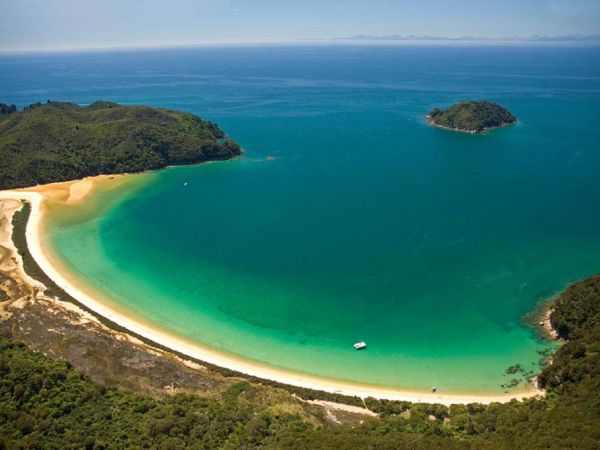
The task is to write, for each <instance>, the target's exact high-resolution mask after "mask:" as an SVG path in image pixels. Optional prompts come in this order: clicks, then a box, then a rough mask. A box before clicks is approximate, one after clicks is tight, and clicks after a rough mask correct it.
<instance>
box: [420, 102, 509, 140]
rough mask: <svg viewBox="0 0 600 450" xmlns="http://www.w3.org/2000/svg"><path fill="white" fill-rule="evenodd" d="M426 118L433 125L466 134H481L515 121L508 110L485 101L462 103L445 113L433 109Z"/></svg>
mask: <svg viewBox="0 0 600 450" xmlns="http://www.w3.org/2000/svg"><path fill="white" fill-rule="evenodd" d="M427 117H428V119H429V121H430V123H432V124H433V125H437V126H440V127H444V128H450V129H452V130H457V131H464V132H468V133H481V132H482V131H485V130H487V129H490V128H494V127H500V126H504V125H509V124H513V123H515V122H516V121H517V118H516V117H515V116H513V115H512V114H511V112H510V111H509V110H508V109H506V108H504V107H502V106H500V105H498V104H497V103H492V102H487V101H462V102H460V103H456V104H454V105H452V106H451V107H450V108H448V109H446V110H445V111H442V110H441V109H439V108H433V109H432V110H431V112H430V113H429V114H428V116H427Z"/></svg>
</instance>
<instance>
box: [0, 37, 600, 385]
mask: <svg viewBox="0 0 600 450" xmlns="http://www.w3.org/2000/svg"><path fill="white" fill-rule="evenodd" d="M599 56H600V50H599V49H597V48H593V47H592V48H584V47H579V48H578V47H570V48H558V47H545V46H540V47H448V48H442V47H402V46H397V47H300V46H298V47H290V48H278V47H261V48H253V47H247V48H216V49H211V48H204V49H187V50H176V49H171V50H160V51H147V52H142V51H138V52H116V53H110V52H109V53H92V54H56V55H28V56H4V57H1V58H0V68H2V67H5V66H6V67H5V68H8V67H10V72H11V74H10V75H7V74H6V72H7V70H2V71H1V72H2V75H1V78H2V80H3V83H2V87H0V94H1V95H2V97H3V98H4V99H5V100H7V101H8V100H10V101H11V102H18V103H20V104H21V105H22V104H24V103H28V102H33V101H36V100H40V99H42V100H43V99H45V98H52V99H54V98H60V99H67V100H72V101H77V102H81V103H87V102H89V101H92V100H94V99H97V98H103V99H106V100H115V101H119V102H122V103H149V104H153V105H157V106H164V107H171V108H177V109H184V110H188V111H192V112H194V113H197V114H199V115H201V116H202V117H205V118H210V119H212V120H215V121H217V122H218V123H219V124H220V125H221V126H222V127H223V128H224V129H225V130H226V132H227V133H228V134H229V135H230V136H231V137H232V138H233V139H235V140H237V141H238V142H240V143H241V144H242V146H243V147H244V148H245V150H246V154H245V156H244V157H243V158H241V159H239V160H236V161H229V162H221V163H212V164H207V165H203V166H196V167H180V168H173V169H169V170H166V171H163V172H160V173H157V174H153V175H150V176H149V177H151V178H149V182H148V184H147V185H146V186H145V187H144V188H143V189H137V190H127V189H123V190H121V191H118V192H117V191H111V192H109V193H106V194H104V195H105V197H109V196H110V197H114V199H113V200H114V201H113V203H111V207H110V208H108V209H104V210H102V211H101V212H99V213H98V214H96V215H95V216H94V217H92V218H89V217H87V216H86V219H85V220H72V218H70V219H69V220H66V218H64V217H63V218H62V219H61V218H60V217H59V218H57V220H56V223H55V224H54V226H52V227H51V228H50V229H49V238H50V240H51V242H52V244H53V246H54V248H55V250H56V252H57V253H58V254H59V255H60V256H61V258H62V259H64V261H65V263H66V264H68V265H69V266H71V268H72V269H73V270H74V271H76V272H77V273H78V274H79V275H81V276H82V277H83V278H85V279H86V280H88V282H89V283H90V284H91V285H93V286H94V288H95V289H97V290H100V291H102V292H103V293H106V294H108V295H109V296H110V297H111V298H112V299H113V301H114V302H116V303H118V305H120V306H121V307H123V308H126V309H130V310H132V311H135V312H136V314H138V315H139V316H141V317H143V318H145V319H147V320H149V321H152V322H153V323H155V324H157V325H159V326H161V327H163V328H165V329H168V330H170V331H172V332H174V333H177V334H178V335H181V336H184V337H187V338H189V339H191V340H194V341H197V342H200V343H203V344H205V345H209V346H211V347H214V348H216V349H219V350H221V351H224V352H227V353H230V354H234V355H238V356H243V357H245V358H249V359H252V360H255V361H260V362H263V363H266V364H269V365H272V366H276V367H283V368H287V369H292V370H295V371H301V372H304V373H309V374H313V375H320V376H326V377H331V378H336V379H344V380H349V381H356V382H363V383H368V384H375V385H381V386H393V387H401V388H409V389H429V387H430V386H432V385H436V386H438V387H439V389H440V392H482V393H483V392H485V393H493V392H502V391H503V388H501V387H500V385H501V384H503V383H505V382H506V381H507V377H506V376H505V374H504V371H505V369H506V368H507V367H508V366H510V365H513V364H516V363H520V364H521V365H522V366H524V367H525V368H527V370H534V371H535V370H538V365H537V363H538V360H539V359H540V355H539V354H538V351H539V350H542V349H543V348H545V347H547V346H548V345H549V344H548V343H544V342H542V341H540V340H539V339H538V338H537V337H536V335H535V332H534V331H533V330H532V329H530V328H528V327H527V326H526V325H525V324H524V322H523V320H522V319H523V316H524V315H525V314H526V313H528V312H530V311H531V310H532V309H533V308H534V306H535V305H536V303H537V302H539V301H541V300H543V299H546V298H549V297H551V296H552V295H553V294H555V293H556V292H558V291H559V290H560V289H562V288H563V287H564V286H565V285H566V284H568V283H569V282H572V281H574V280H577V279H579V278H582V277H585V276H588V275H591V274H593V273H596V272H598V271H599V270H600V177H598V173H600V151H599V147H598V142H600V128H599V127H598V126H597V117H598V114H599V113H600V106H599V105H600V58H599ZM9 94H10V95H9ZM464 98H469V99H481V98H485V99H488V100H491V101H498V102H500V103H501V104H503V105H504V106H506V107H508V108H509V109H510V110H511V111H512V112H513V113H514V114H515V115H516V116H517V117H518V118H519V123H518V124H517V125H516V126H513V127H509V128H505V129H501V130H495V131H493V132H490V133H488V134H485V135H478V136H472V135H463V134H458V133H452V132H447V131H444V130H439V129H433V128H431V127H429V126H427V125H426V123H425V121H424V119H423V115H424V114H425V113H427V112H428V111H429V110H430V109H431V108H432V107H433V106H448V105H450V104H451V103H453V102H455V101H458V100H460V99H464ZM185 182H187V183H188V185H187V187H184V183H185ZM359 339H360V340H365V341H366V342H367V344H368V349H367V350H366V351H363V352H355V351H354V350H353V349H352V344H353V343H354V342H356V341H357V340H359Z"/></svg>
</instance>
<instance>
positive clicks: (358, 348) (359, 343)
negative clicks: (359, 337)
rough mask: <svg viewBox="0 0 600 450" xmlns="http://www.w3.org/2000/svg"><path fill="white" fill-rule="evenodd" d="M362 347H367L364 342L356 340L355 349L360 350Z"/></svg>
mask: <svg viewBox="0 0 600 450" xmlns="http://www.w3.org/2000/svg"><path fill="white" fill-rule="evenodd" d="M363 348H367V344H366V342H357V343H356V344H354V349H355V350H362V349H363Z"/></svg>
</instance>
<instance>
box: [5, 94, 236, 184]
mask: <svg viewBox="0 0 600 450" xmlns="http://www.w3.org/2000/svg"><path fill="white" fill-rule="evenodd" d="M240 153H241V149H240V146H239V145H238V144H237V143H235V142H233V141H232V140H230V139H228V138H227V137H226V135H225V133H224V132H223V131H222V130H221V129H220V128H219V127H218V126H217V125H216V124H215V123H213V122H210V121H207V120H203V119H201V118H199V117H197V116H195V115H193V114H190V113H186V112H179V111H172V110H167V109H162V108H151V107H148V106H122V105H119V104H117V103H112V102H103V101H98V102H95V103H92V104H90V105H88V106H79V105H76V104H74V103H64V102H52V101H48V102H47V103H43V104H42V103H35V104H32V105H30V106H29V107H27V108H25V109H23V110H22V111H18V110H17V108H16V107H15V105H6V104H0V189H10V188H18V187H25V186H32V185H36V184H45V183H52V182H57V181H67V180H73V179H77V178H83V177H87V176H94V175H103V174H116V173H125V172H141V171H145V170H151V169H160V168H163V167H166V166H169V165H181V164H196V163H201V162H205V161H214V160H225V159H230V158H233V157H235V156H237V155H239V154H240Z"/></svg>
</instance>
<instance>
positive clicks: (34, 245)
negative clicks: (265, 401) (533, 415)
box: [0, 178, 543, 405]
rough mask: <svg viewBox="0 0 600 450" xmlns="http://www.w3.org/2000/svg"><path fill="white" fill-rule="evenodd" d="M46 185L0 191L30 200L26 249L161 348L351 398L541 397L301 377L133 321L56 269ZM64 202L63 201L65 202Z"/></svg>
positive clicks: (76, 198) (84, 298)
mask: <svg viewBox="0 0 600 450" xmlns="http://www.w3.org/2000/svg"><path fill="white" fill-rule="evenodd" d="M93 180H94V179H93V178H91V179H86V181H87V182H88V183H89V184H88V183H85V184H79V185H78V186H77V187H73V188H71V186H72V185H77V184H78V183H81V182H72V183H60V184H58V186H60V188H62V189H64V188H66V187H68V188H69V191H68V192H69V195H68V196H66V195H63V196H62V197H63V199H64V198H65V197H67V201H70V203H75V202H81V201H82V200H83V199H84V198H85V197H86V196H87V195H88V194H89V193H90V192H91V191H92V190H93V188H94V186H93V184H94V181H93ZM56 188H57V184H55V185H48V190H49V191H52V192H53V193H55V192H56ZM45 195H51V194H47V193H46V192H45V187H44V186H38V187H36V188H32V189H27V190H14V191H2V192H0V199H20V200H27V201H29V202H30V203H31V216H30V218H29V222H28V224H27V229H26V238H27V243H28V247H29V252H30V253H31V255H32V256H33V258H34V259H35V261H36V262H37V264H38V265H39V266H40V267H41V268H42V270H43V271H44V272H45V273H46V275H48V276H49V277H50V278H51V279H52V280H53V281H54V282H55V283H56V284H57V285H58V286H60V287H61V288H62V289H64V290H65V291H66V292H67V293H68V294H69V295H71V296H72V297H73V298H75V299H77V300H78V301H79V302H81V303H82V304H83V305H85V306H86V307H87V308H89V309H91V310H92V311H94V312H95V313H97V314H99V315H100V316H103V317H105V318H106V319H108V320H110V321H112V322H114V323H116V324H118V325H119V326H121V327H123V328H125V329H127V330H129V331H131V332H133V333H135V334H137V335H139V336H143V337H144V338H146V339H149V340H151V341H153V342H156V343H158V344H160V345H162V346H164V347H167V348H170V349H172V350H175V351H177V352H179V353H181V354H184V355H187V356H189V357H191V358H193V359H196V360H199V361H204V362H207V363H209V364H213V365H215V366H219V367H224V368H227V369H230V370H234V371H237V372H241V373H244V374H247V375H251V376H255V377H259V378H263V379H267V380H272V381H277V382H280V383H285V384H290V385H294V386H300V387H304V388H310V389H316V390H320V391H326V392H331V393H339V394H343V395H349V396H358V397H362V398H365V397H375V398H381V399H389V400H403V401H410V402H423V403H441V404H445V405H450V404H453V403H475V402H479V403H492V402H508V401H510V400H511V399H518V400H520V399H523V398H527V397H533V396H537V395H543V391H540V390H538V389H535V388H534V387H533V386H532V387H531V388H530V389H529V390H527V391H524V392H518V393H510V394H498V395H477V394H473V395H470V394H445V393H440V392H437V393H431V392H414V391H406V390H400V389H393V388H382V387H378V386H369V385H366V384H358V383H349V382H344V381H336V380H334V379H327V378H320V377H317V376H309V375H303V374H300V373H295V372H292V371H287V370H283V369H275V368H271V367H268V366H264V365H260V364H257V363H253V362H250V361H245V360H242V359H239V358H234V357H232V356H230V355H226V354H223V353H219V352H217V351H215V350H212V349H210V348H207V347H203V346H201V345H199V344H196V343H192V342H189V341H186V340H185V339H182V338H178V337H176V336H173V335H170V334H168V333H165V332H164V331H162V330H160V329H158V328H155V327H154V326H153V325H152V324H149V323H143V322H141V321H139V320H136V319H132V318H131V317H129V316H128V315H127V314H126V313H124V312H122V311H119V310H117V309H115V308H113V307H111V306H109V305H108V304H107V303H104V302H102V301H101V299H99V298H97V297H96V296H93V295H90V294H89V293H87V292H86V291H85V287H83V285H82V284H81V283H79V284H80V286H78V283H77V282H78V280H77V279H76V278H75V277H73V275H72V274H70V273H67V272H66V271H64V270H62V271H61V270H59V269H58V268H57V264H54V263H53V261H52V258H51V257H50V256H49V255H50V253H49V252H48V251H45V249H44V246H43V242H42V240H41V238H40V232H41V225H42V221H43V216H44V201H45ZM63 201H64V200H63Z"/></svg>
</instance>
